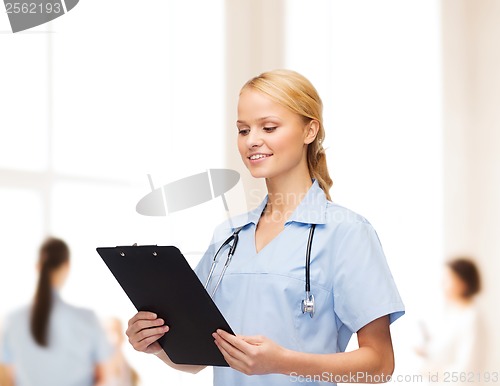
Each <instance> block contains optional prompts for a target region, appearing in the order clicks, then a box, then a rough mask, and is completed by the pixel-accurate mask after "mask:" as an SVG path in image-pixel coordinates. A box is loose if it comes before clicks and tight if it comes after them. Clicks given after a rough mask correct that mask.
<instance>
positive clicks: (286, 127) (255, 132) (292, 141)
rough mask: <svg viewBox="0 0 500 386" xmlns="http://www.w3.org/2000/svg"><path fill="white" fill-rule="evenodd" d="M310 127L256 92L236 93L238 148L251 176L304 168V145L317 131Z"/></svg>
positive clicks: (274, 175) (296, 115)
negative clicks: (238, 95) (237, 94)
mask: <svg viewBox="0 0 500 386" xmlns="http://www.w3.org/2000/svg"><path fill="white" fill-rule="evenodd" d="M312 122H314V123H313V125H317V122H315V121H312ZM310 126H311V124H309V123H307V124H306V123H304V120H303V118H302V117H301V116H300V115H298V114H295V113H294V112H292V111H290V110H288V109H287V108H285V107H283V106H282V105H280V104H279V103H276V102H274V101H273V100H271V99H270V98H269V97H268V96H267V95H265V94H263V93H261V92H259V91H255V90H253V89H251V88H246V89H244V90H243V91H242V92H241V94H240V99H239V102H238V121H237V127H238V150H239V152H240V155H241V159H242V160H243V163H244V164H245V166H246V167H247V168H248V170H249V171H250V173H251V174H252V176H254V177H257V178H258V177H264V178H273V177H276V176H280V175H284V174H287V173H290V172H291V171H293V170H294V169H295V168H298V167H304V166H306V167H307V159H306V155H307V153H306V152H307V144H309V143H311V142H312V141H313V140H314V138H315V136H316V132H317V130H315V129H311V128H310ZM308 129H309V130H308ZM302 163H304V164H302Z"/></svg>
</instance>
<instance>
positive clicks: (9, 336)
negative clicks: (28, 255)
mask: <svg viewBox="0 0 500 386" xmlns="http://www.w3.org/2000/svg"><path fill="white" fill-rule="evenodd" d="M69 255H70V252H69V248H68V246H67V245H66V243H65V242H64V241H63V240H60V239H56V238H48V239H47V240H45V242H44V243H43V244H42V246H41V248H40V254H39V260H38V264H37V269H38V273H39V275H38V283H37V286H36V292H35V296H34V300H33V304H32V305H31V306H29V307H24V308H22V309H20V310H18V311H17V312H14V313H13V314H12V315H11V316H10V318H8V321H7V324H6V328H5V333H4V337H3V338H4V339H3V342H2V350H1V352H0V362H2V363H4V364H6V365H8V367H9V369H10V374H12V375H11V377H12V378H13V379H12V381H13V383H14V385H16V386H31V385H33V386H35V385H36V386H45V385H46V386H70V385H72V386H95V385H101V384H103V382H104V373H105V372H104V363H105V361H106V360H107V358H108V357H109V355H110V353H111V347H110V344H109V343H108V341H107V338H106V335H105V333H104V330H103V329H102V327H101V325H100V323H99V322H98V319H97V318H96V316H95V314H94V313H93V312H92V311H90V310H86V309H83V308H77V307H74V306H71V305H69V304H67V303H66V302H64V301H63V300H62V299H61V297H60V290H61V288H62V287H63V285H64V283H65V281H66V278H67V276H68V273H69V267H70V262H69Z"/></svg>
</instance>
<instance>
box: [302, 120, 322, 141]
mask: <svg viewBox="0 0 500 386" xmlns="http://www.w3.org/2000/svg"><path fill="white" fill-rule="evenodd" d="M318 131H319V122H318V121H317V120H316V119H311V121H309V123H308V124H307V126H306V137H305V138H304V143H305V144H306V145H309V144H310V143H312V142H314V140H315V139H316V136H317V135H318Z"/></svg>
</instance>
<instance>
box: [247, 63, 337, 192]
mask: <svg viewBox="0 0 500 386" xmlns="http://www.w3.org/2000/svg"><path fill="white" fill-rule="evenodd" d="M245 88H252V89H254V90H257V91H260V92H262V93H264V94H266V95H267V96H269V97H270V98H271V99H272V100H273V101H275V102H277V103H279V104H280V105H282V106H284V107H286V108H287V109H289V110H291V111H293V112H294V113H296V114H299V115H300V116H302V117H303V119H304V121H306V122H307V121H308V120H311V119H314V120H316V121H318V122H319V130H318V134H317V135H316V138H315V139H314V141H313V142H311V143H310V144H309V145H308V146H307V166H308V168H309V174H310V175H311V177H313V178H315V179H316V180H317V181H318V184H319V186H320V187H321V189H323V191H324V192H325V195H326V197H327V199H328V200H331V198H330V188H331V187H332V185H333V181H332V179H331V178H330V174H329V173H328V167H327V165H326V155H325V149H323V144H322V143H323V140H324V138H325V128H324V127H323V115H322V112H323V103H322V102H321V98H320V97H319V95H318V92H317V91H316V89H315V88H314V86H313V85H312V84H311V82H309V80H307V79H306V78H305V77H304V76H302V75H300V74H299V73H297V72H295V71H291V70H273V71H268V72H264V73H262V74H260V75H259V76H256V77H255V78H252V79H250V80H249V81H248V82H247V83H245V85H244V86H243V87H242V88H241V91H243V90H244V89H245ZM241 91H240V93H241Z"/></svg>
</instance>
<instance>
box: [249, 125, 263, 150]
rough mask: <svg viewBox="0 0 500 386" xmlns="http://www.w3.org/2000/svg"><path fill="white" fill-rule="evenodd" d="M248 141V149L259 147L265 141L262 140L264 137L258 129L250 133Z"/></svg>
mask: <svg viewBox="0 0 500 386" xmlns="http://www.w3.org/2000/svg"><path fill="white" fill-rule="evenodd" d="M246 139H247V146H248V148H251V147H259V146H261V145H262V143H263V140H262V137H261V133H260V132H259V130H258V129H253V130H250V132H249V133H248V135H247V137H246Z"/></svg>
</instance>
